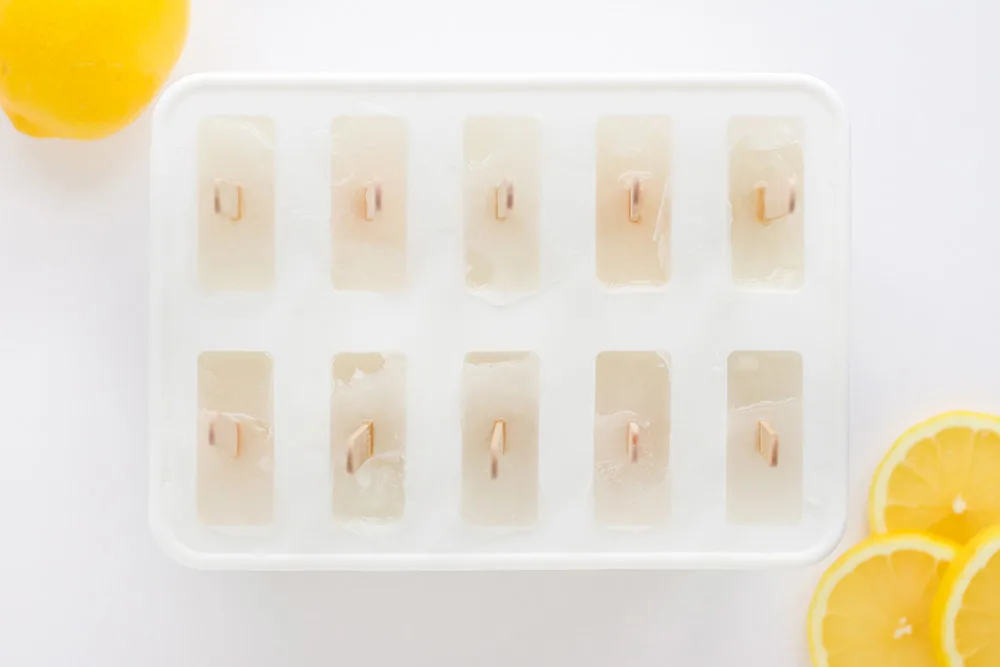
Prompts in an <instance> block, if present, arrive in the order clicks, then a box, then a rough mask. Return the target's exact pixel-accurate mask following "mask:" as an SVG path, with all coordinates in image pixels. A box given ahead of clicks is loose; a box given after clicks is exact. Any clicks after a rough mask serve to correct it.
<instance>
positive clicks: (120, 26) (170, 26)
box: [0, 0, 189, 139]
mask: <svg viewBox="0 0 1000 667" xmlns="http://www.w3.org/2000/svg"><path fill="white" fill-rule="evenodd" d="M188 14H189V0H0V108H2V109H3V110H4V112H5V113H6V114H7V116H8V117H9V118H10V119H11V121H12V122H13V123H14V127H16V128H17V129H18V130H20V131H21V132H24V133H25V134H28V135H31V136H33V137H62V138H67V139H99V138H101V137H105V136H107V135H109V134H112V133H114V132H117V131H118V130H120V129H121V128H123V127H125V126H126V125H128V124H129V123H131V122H132V121H133V120H135V119H136V118H137V117H138V116H139V114H141V113H142V110H143V109H144V108H145V107H146V106H147V105H148V104H149V102H150V100H152V99H153V96H154V95H155V94H156V91H157V90H159V88H160V86H162V85H163V83H164V81H166V79H167V76H168V75H169V74H170V70H171V68H172V67H173V66H174V64H175V63H176V62H177V59H178V58H179V57H180V54H181V50H182V49H183V47H184V40H185V38H186V37H187V29H188Z"/></svg>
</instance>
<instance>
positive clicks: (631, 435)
mask: <svg viewBox="0 0 1000 667" xmlns="http://www.w3.org/2000/svg"><path fill="white" fill-rule="evenodd" d="M626 450H627V451H628V460H629V461H631V462H632V463H635V462H636V461H638V460H639V424H638V423H636V422H629V423H628V442H627V445H626Z"/></svg>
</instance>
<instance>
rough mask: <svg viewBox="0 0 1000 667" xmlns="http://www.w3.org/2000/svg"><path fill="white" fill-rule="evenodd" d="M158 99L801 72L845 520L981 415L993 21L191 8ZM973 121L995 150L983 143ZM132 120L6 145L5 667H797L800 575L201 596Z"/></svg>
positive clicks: (989, 289) (990, 355) (141, 138)
mask: <svg viewBox="0 0 1000 667" xmlns="http://www.w3.org/2000/svg"><path fill="white" fill-rule="evenodd" d="M193 4H194V7H193V12H192V14H193V15H192V29H191V35H190V39H189V43H188V48H187V51H186V52H185V54H184V57H183V59H182V61H181V63H180V65H179V67H178V72H177V74H183V73H188V72H194V71H202V70H208V69H225V70H237V69H241V70H247V69H256V70H284V71H291V70H304V71H329V72H358V71H362V72H386V71H388V72H419V73H424V72H441V71H446V72H459V73H474V72H512V73H519V72H560V71H565V72H600V73H607V72H674V71H740V72H744V71H746V72H749V71H780V72H785V71H794V72H804V73H808V74H813V75H816V76H819V77H821V78H823V79H825V80H826V81H827V82H828V83H830V84H831V85H832V86H833V87H834V88H835V89H836V90H837V91H838V92H839V93H840V95H841V96H842V98H843V100H844V102H845V103H846V105H847V108H848V111H849V113H850V116H851V122H852V133H853V136H852V151H853V155H852V169H853V207H852V208H853V241H852V255H853V268H852V281H853V293H852V317H853V322H852V343H851V354H852V366H851V381H852V386H853V393H852V399H851V419H852V426H851V443H850V446H851V454H852V460H851V506H850V512H849V516H850V525H849V527H848V534H847V538H846V540H845V544H846V543H848V542H850V541H852V540H855V539H857V538H858V537H859V536H860V535H861V534H862V533H863V532H864V531H865V530H866V521H865V518H864V511H865V510H864V508H865V502H866V491H867V485H868V480H869V478H870V475H871V473H872V471H873V469H874V467H875V464H876V463H877V461H878V459H879V458H880V457H881V455H882V453H883V452H884V451H885V450H886V448H887V447H888V446H889V444H890V443H891V442H892V440H893V439H894V438H895V437H896V435H898V434H899V433H900V432H901V431H902V430H903V429H904V428H905V427H907V426H908V425H909V424H910V423H911V422H914V421H916V420H919V419H921V418H924V417H927V416H930V415H932V414H934V413H936V412H939V411H943V410H946V409H951V408H969V409H979V410H988V411H993V412H1000V353H998V347H1000V136H998V133H997V130H996V128H997V124H998V123H1000V93H998V86H1000V41H998V40H997V39H996V36H995V35H996V33H997V30H998V28H1000V5H998V3H996V2H994V0H979V1H978V2H976V1H975V0H952V1H951V2H945V1H944V0H941V1H934V0H895V1H893V0H840V1H839V2H833V1H825V0H822V1H821V0H758V1H757V2H746V1H745V0H703V1H701V2H698V1H695V0H684V1H683V2H680V1H677V0H630V1H622V2H611V1H610V0H606V1H605V2H602V3H599V4H598V3H594V2H592V1H588V0H577V1H576V2H567V1H566V0H503V1H501V2H488V3H487V2H483V1H482V0H425V1H423V2H413V1H407V0H385V1H383V2H368V3H365V4H364V5H362V4H361V3H357V2H354V3H349V2H346V1H345V0H281V1H280V2H276V1H274V0H193ZM987 119H989V123H990V124H989V126H988V125H987ZM148 144H149V118H148V115H147V116H144V117H143V119H142V120H140V121H139V122H138V123H137V124H136V125H134V126H133V127H131V128H129V129H127V130H126V131H124V132H122V133H121V134H119V135H117V136H115V137H113V138H111V139H109V140H105V141H101V142H96V143H86V144H77V143H66V142H58V141H45V142H41V141H37V140H33V139H28V138H25V137H22V136H20V135H18V134H17V133H15V132H14V131H13V130H12V129H11V127H10V126H9V124H7V123H6V122H5V121H4V122H3V123H0V333H2V335H0V419H2V423H0V435H2V440H0V453H2V457H0V665H4V666H7V665H10V666H21V665H60V666H62V665H75V664H93V665H98V664H99V665H109V666H112V667H117V666H118V665H128V666H132V665H143V666H149V667H160V666H163V667H167V666H169V667H176V666H178V665H183V666H184V667H196V666H201V665H206V666H207V665H212V666H213V667H219V666H228V665H239V666H240V667H262V666H264V665H268V666H270V665H294V666H296V667H309V666H312V665H323V666H327V665H331V664H366V665H373V666H378V667H381V666H382V665H386V666H391V665H444V666H451V665H457V666H462V667H464V666H465V665H483V666H492V665H498V666H499V665H503V666H505V667H506V666H508V665H536V664H537V665H581V666H588V667H589V666H591V665H593V666H601V667H604V666H606V665H611V664H625V665H629V666H642V665H656V666H658V667H659V666H661V665H683V666H684V667H693V666H700V665H708V666H715V665H720V666H721V665H735V664H740V665H744V664H745V665H754V666H757V665H761V666H763V665H767V666H769V667H793V666H795V667H797V666H802V665H807V664H808V657H807V652H806V647H805V632H804V619H805V613H806V608H807V606H808V603H809V598H810V595H811V593H812V588H813V586H814V585H815V583H816V581H817V578H818V576H819V574H820V572H821V569H822V566H817V567H812V568H795V569H784V570H774V571H767V572H746V573H739V572H662V573H649V572H633V573H614V572H608V573H529V574H515V573H509V574H493V573H482V574H364V575H359V574H334V573H303V574H285V573H273V574H272V573H232V574H230V573H200V572H194V571H189V570H185V569H183V568H181V567H180V566H178V565H175V564H174V563H173V562H171V561H169V560H168V559H167V558H166V557H165V556H163V555H162V554H161V553H160V552H159V551H158V549H157V547H156V546H155V545H154V543H153V541H152V539H151V538H150V536H149V531H148V529H147V525H146V492H147V451H146V446H147V445H146V439H145V429H146V363H147V343H146V336H147V316H148V302H147V298H146V289H147V287H146V283H147V254H148V253H147V249H146V242H147V239H148V229H147V218H148V215H147V203H148V185H147V174H148V167H147V161H148Z"/></svg>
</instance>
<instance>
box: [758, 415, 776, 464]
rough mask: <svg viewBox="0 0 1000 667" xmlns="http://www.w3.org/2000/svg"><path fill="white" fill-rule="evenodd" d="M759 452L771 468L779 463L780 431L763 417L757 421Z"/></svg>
mask: <svg viewBox="0 0 1000 667" xmlns="http://www.w3.org/2000/svg"><path fill="white" fill-rule="evenodd" d="M757 453H758V454H760V456H761V458H763V459H764V460H765V461H767V465H768V466H770V467H771V468H774V467H775V466H777V465H778V433H777V432H776V431H775V430H774V429H773V428H771V425H770V424H768V423H767V422H766V421H764V420H763V419H761V420H758V421H757Z"/></svg>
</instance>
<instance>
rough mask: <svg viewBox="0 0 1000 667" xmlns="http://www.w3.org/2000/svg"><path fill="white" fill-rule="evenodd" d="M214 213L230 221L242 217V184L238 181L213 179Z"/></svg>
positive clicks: (237, 220) (235, 220)
mask: <svg viewBox="0 0 1000 667" xmlns="http://www.w3.org/2000/svg"><path fill="white" fill-rule="evenodd" d="M213 205H214V208H215V214H216V215H220V216H222V217H224V218H227V219H228V220H229V221H231V222H239V221H240V220H242V219H243V186H242V185H240V184H239V183H233V182H232V181H226V180H223V179H221V178H217V179H215V200H214V204H213Z"/></svg>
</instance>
